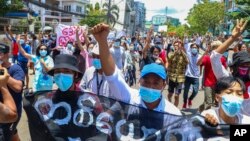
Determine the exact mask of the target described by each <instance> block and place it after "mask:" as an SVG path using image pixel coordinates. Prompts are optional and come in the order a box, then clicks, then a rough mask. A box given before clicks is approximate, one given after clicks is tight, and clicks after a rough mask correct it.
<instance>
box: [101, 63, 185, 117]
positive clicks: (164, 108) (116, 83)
mask: <svg viewBox="0 0 250 141" xmlns="http://www.w3.org/2000/svg"><path fill="white" fill-rule="evenodd" d="M118 72H119V69H118V68H117V67H116V69H115V72H114V74H112V75H110V76H105V77H106V80H107V81H108V83H109V87H110V88H112V89H111V91H112V93H113V94H114V95H113V96H114V97H115V98H116V99H118V100H120V101H123V102H125V103H130V104H133V105H138V106H142V107H144V108H146V105H145V104H144V102H143V101H142V99H141V97H140V95H139V91H138V90H136V89H132V88H130V87H129V85H128V84H127V83H126V82H125V80H124V78H123V77H122V75H121V74H119V73H118ZM154 110H155V111H161V112H166V113H170V114H173V115H182V114H181V112H180V110H179V109H178V108H177V107H176V106H174V105H173V104H172V103H170V102H169V101H168V100H167V99H165V98H162V99H161V102H160V103H159V105H158V106H157V107H156V108H155V109H154Z"/></svg>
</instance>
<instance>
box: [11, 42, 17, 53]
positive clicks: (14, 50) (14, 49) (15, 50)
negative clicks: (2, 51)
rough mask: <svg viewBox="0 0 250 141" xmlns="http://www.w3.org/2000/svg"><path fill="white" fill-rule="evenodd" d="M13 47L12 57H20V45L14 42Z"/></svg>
mask: <svg viewBox="0 0 250 141" xmlns="http://www.w3.org/2000/svg"><path fill="white" fill-rule="evenodd" d="M12 46H13V48H12V55H18V44H17V43H16V42H13V43H12Z"/></svg>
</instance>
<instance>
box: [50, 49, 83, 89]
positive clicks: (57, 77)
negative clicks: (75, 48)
mask: <svg viewBox="0 0 250 141" xmlns="http://www.w3.org/2000/svg"><path fill="white" fill-rule="evenodd" d="M77 62H78V61H77V59H76V57H75V56H73V55H68V54H60V55H57V56H56V58H55V62H54V63H55V65H54V68H52V69H51V70H50V71H49V72H48V74H49V75H51V76H54V81H55V83H56V84H57V86H58V87H59V89H60V90H61V91H67V90H69V89H70V88H73V86H74V85H73V84H74V82H78V81H79V80H81V78H82V76H83V74H82V72H81V71H80V70H79V69H78V67H77Z"/></svg>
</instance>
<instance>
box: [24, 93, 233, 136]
mask: <svg viewBox="0 0 250 141" xmlns="http://www.w3.org/2000/svg"><path fill="white" fill-rule="evenodd" d="M24 109H25V111H26V114H27V117H28V124H29V129H30V134H31V139H32V140H34V141H44V140H48V141H54V140H55V141H119V140H121V141H132V140H136V141H144V140H148V141H151V140H152V141H165V140H173V139H176V140H183V141H188V140H190V141H193V140H197V139H204V140H206V139H210V138H228V136H229V126H228V125H224V126H223V125H222V126H220V128H218V129H217V128H214V127H210V126H209V125H206V123H205V121H204V119H203V117H202V116H199V115H194V116H190V117H186V116H178V115H172V114H169V113H164V112H157V111H153V110H149V109H145V108H143V107H139V106H138V105H130V104H127V103H124V102H121V101H117V100H115V99H111V98H107V97H103V96H97V95H95V94H92V93H87V92H75V91H70V92H68V91H67V92H61V91H46V92H37V93H36V94H32V95H26V96H25V98H24Z"/></svg>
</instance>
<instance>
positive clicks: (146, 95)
mask: <svg viewBox="0 0 250 141" xmlns="http://www.w3.org/2000/svg"><path fill="white" fill-rule="evenodd" d="M139 94H140V96H141V98H142V100H143V101H145V102H146V103H152V102H154V101H156V100H158V99H159V98H161V90H157V89H150V88H146V87H143V86H140V89H139Z"/></svg>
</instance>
